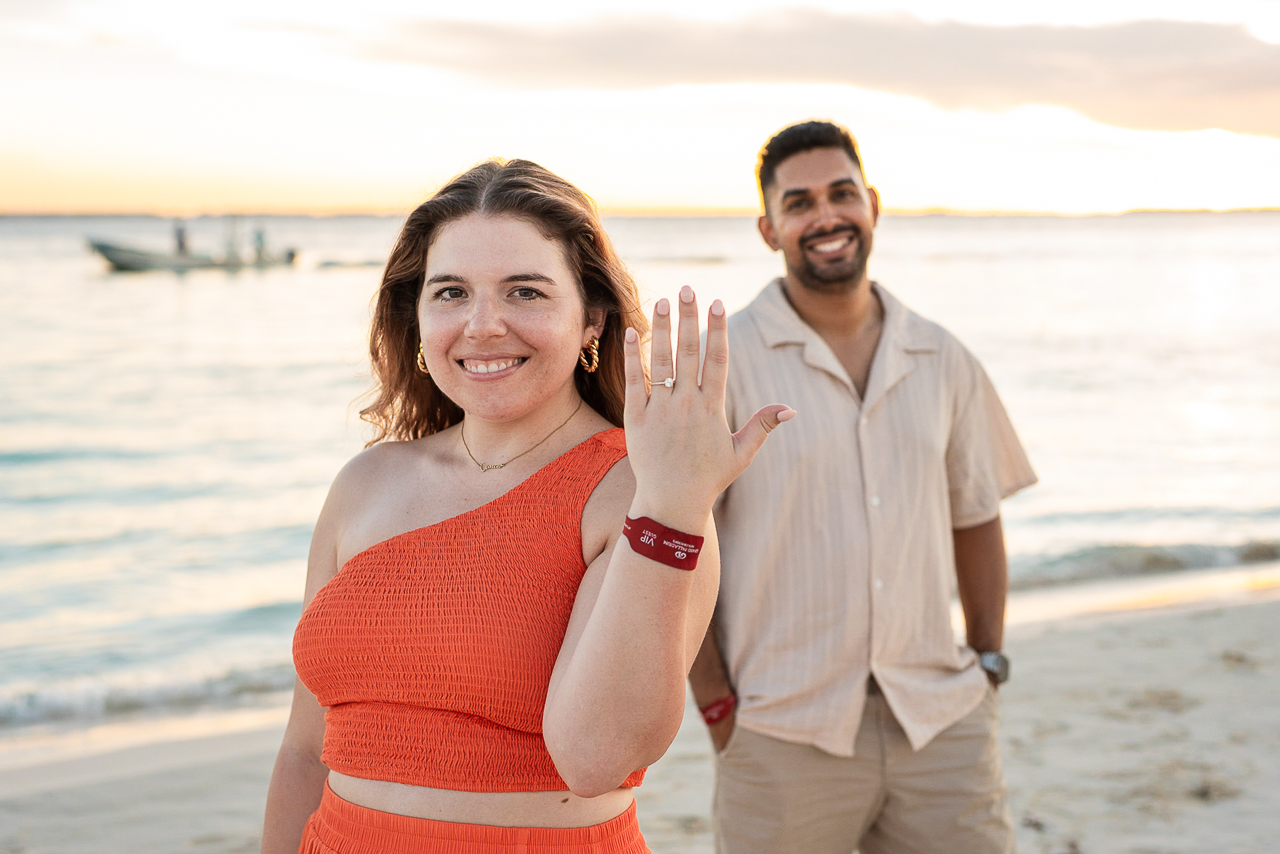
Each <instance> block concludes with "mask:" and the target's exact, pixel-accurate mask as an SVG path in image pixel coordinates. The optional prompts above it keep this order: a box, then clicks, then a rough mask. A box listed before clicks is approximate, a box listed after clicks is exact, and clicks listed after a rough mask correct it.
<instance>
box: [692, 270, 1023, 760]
mask: <svg viewBox="0 0 1280 854" xmlns="http://www.w3.org/2000/svg"><path fill="white" fill-rule="evenodd" d="M874 287H875V293H876V295H877V296H878V297H879V298H880V302H881V304H882V305H883V306H884V326H883V331H882V333H881V337H880V343H879V345H878V347H877V349H876V352H875V356H874V358H873V360H872V365H871V373H870V376H869V378H868V381H867V388H866V399H865V401H864V400H861V399H860V398H859V396H858V393H857V391H856V390H855V389H854V386H853V383H852V382H851V381H850V379H849V376H848V374H847V373H846V372H845V370H844V368H843V367H842V366H841V364H840V362H839V361H838V360H837V358H836V356H835V354H834V353H833V352H832V351H831V349H830V348H829V347H828V346H827V344H826V343H825V342H824V341H823V340H822V338H821V337H819V335H818V334H817V333H816V332H815V331H814V330H813V329H812V328H811V327H810V326H808V325H807V324H806V323H805V322H804V321H803V320H801V319H800V317H799V315H797V314H796V312H795V310H794V309H792V307H791V305H790V303H789V302H788V301H787V299H786V296H785V295H784V293H783V290H782V284H781V280H778V281H775V282H773V283H772V284H770V285H769V286H768V287H767V288H765V290H764V291H763V292H762V293H761V294H760V296H758V297H757V298H756V300H755V301H754V302H752V303H751V305H749V306H747V307H746V308H745V309H743V310H742V311H740V312H738V313H737V314H735V315H734V316H733V317H731V318H730V320H729V340H730V376H729V385H728V403H727V409H728V415H729V421H730V425H731V426H732V428H733V429H734V430H737V429H739V428H740V427H741V426H742V424H743V423H744V422H745V421H746V420H747V419H749V418H750V417H751V415H752V414H754V413H755V411H756V410H757V409H758V408H759V407H761V406H763V405H765V404H769V403H787V404H790V405H791V406H792V407H794V408H795V409H796V410H797V412H798V413H799V415H798V417H796V418H795V419H794V420H793V421H791V422H789V423H787V424H785V425H783V426H782V428H781V429H779V430H777V431H775V432H774V433H773V435H772V436H770V437H769V441H768V442H766V443H765V446H764V449H763V450H762V451H761V452H760V454H759V456H758V457H756V460H755V462H754V463H752V465H751V466H750V468H748V469H747V471H746V472H745V473H744V474H743V475H742V476H741V477H740V478H738V480H737V481H736V482H735V483H734V484H733V485H732V486H731V487H730V488H729V489H728V491H726V492H725V494H724V495H723V496H722V497H721V499H720V500H719V502H717V504H716V524H717V526H718V528H719V536H720V549H721V555H722V558H721V561H722V567H723V568H722V577H721V587H720V598H719V601H718V603H717V605H716V626H717V631H718V633H719V637H718V639H719V642H720V648H721V650H722V652H723V654H724V657H725V661H726V664H727V665H728V668H729V674H730V679H731V680H732V682H733V684H734V686H735V689H736V690H737V692H738V698H739V708H738V724H739V725H741V726H744V727H746V728H747V729H749V730H752V731H755V732H758V733H761V734H764V735H769V736H773V737H775V738H780V739H784V740H786V741H793V742H799V743H803V744H813V745H815V746H817V747H819V748H821V749H822V750H824V751H826V752H828V753H832V754H835V755H837V756H850V755H852V754H853V743H854V736H855V735H856V734H857V729H858V723H859V721H860V720H861V718H862V706H863V703H864V702H865V699H866V684H867V677H868V674H872V673H873V674H874V675H875V677H876V681H877V682H878V683H879V685H880V687H881V690H882V691H883V692H884V694H885V697H886V699H887V700H888V702H889V705H890V706H891V707H892V709H893V711H894V714H895V715H896V716H897V717H898V720H899V721H900V722H901V724H902V726H903V729H905V730H906V733H907V736H908V737H909V738H910V739H911V743H912V745H913V746H914V747H915V748H916V749H919V748H920V747H922V746H923V745H925V744H926V743H928V741H929V740H930V739H931V738H933V737H934V736H935V735H936V734H937V733H938V732H940V731H941V730H943V729H945V728H946V727H947V726H949V725H950V724H952V723H954V722H955V721H957V720H959V719H960V718H962V717H964V716H965V715H966V714H968V713H969V712H970V711H972V710H973V709H974V708H975V707H976V706H977V705H978V703H979V702H980V701H981V700H982V697H983V694H984V692H985V690H986V677H985V675H984V674H983V672H982V671H981V670H980V669H979V668H978V667H977V656H976V654H975V653H974V651H973V650H972V649H969V648H968V647H965V646H961V645H958V644H957V643H956V641H955V638H954V636H953V634H952V628H951V618H950V600H951V593H952V590H953V589H954V580H955V557H954V552H953V543H952V537H951V531H952V529H953V528H968V527H972V526H974V525H979V524H982V523H983V522H987V521H990V520H992V519H994V518H995V517H996V516H997V515H998V513H999V502H1000V499H1001V498H1003V497H1005V496H1008V495H1011V494H1013V493H1014V492H1016V491H1017V490H1019V489H1022V488H1023V487H1025V486H1029V485H1030V484H1032V483H1034V482H1035V480H1036V476H1035V473H1034V472H1033V471H1032V470H1031V466H1030V464H1029V463H1028V461H1027V458H1026V455H1025V453H1024V452H1023V450H1022V446H1021V444H1020V443H1019V442H1018V437H1017V435H1016V434H1015V433H1014V430H1013V427H1012V425H1011V424H1010V423H1009V419H1008V416H1007V415H1006V414H1005V411H1004V407H1003V406H1002V405H1001V403H1000V399H999V398H998V397H997V396H996V392H995V389H994V388H993V387H992V385H991V382H990V380H988V379H987V376H986V374H985V373H984V372H983V370H982V367H981V366H980V365H979V364H978V361H977V360H976V359H975V358H974V357H973V356H972V355H971V354H970V353H969V352H968V351H967V350H965V349H964V347H963V346H961V344H960V343H959V342H958V341H957V340H956V339H955V338H954V337H953V336H952V335H951V334H950V333H948V332H947V331H946V330H944V329H943V328H942V327H940V326H938V325H937V324H935V323H931V322H930V321H927V320H925V319H924V318H922V317H920V316H919V315H917V314H915V313H914V312H912V311H911V310H909V309H908V308H906V307H905V306H904V305H902V303H900V302H898V301H897V300H896V299H895V298H894V297H893V296H891V295H890V294H889V293H888V292H886V291H885V290H884V289H883V288H881V287H880V286H879V285H875V286H874Z"/></svg>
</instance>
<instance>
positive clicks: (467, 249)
mask: <svg viewBox="0 0 1280 854" xmlns="http://www.w3.org/2000/svg"><path fill="white" fill-rule="evenodd" d="M585 314H586V313H585V309H584V306H583V302H582V294H581V288H580V287H579V285H578V281H577V278H576V277H575V276H574V274H573V272H572V271H571V270H570V268H569V265H568V262H567V261H566V259H565V253H564V248H563V247H562V245H561V244H560V243H559V242H558V241H555V240H548V239H547V238H546V237H544V236H543V234H542V232H541V231H539V230H538V228H537V227H536V226H534V225H532V224H531V223H529V222H527V221H525V220H522V219H517V218H515V217H510V216H484V215H481V214H471V215H469V216H467V217H464V218H462V219H459V220H455V221H453V222H451V223H448V224H447V225H445V226H444V227H443V228H441V230H440V231H439V233H437V234H436V237H435V240H434V241H433V242H432V244H431V248H430V249H429V250H428V252H427V270H426V282H425V284H424V285H423V288H422V296H421V297H420V298H419V300H418V323H419V328H420V329H421V331H422V344H423V348H422V349H423V354H424V356H425V358H426V362H427V369H428V370H429V371H430V372H431V377H432V379H433V380H435V383H436V385H437V386H438V387H439V389H440V390H441V391H442V392H444V393H445V394H446V395H448V397H449V398H450V399H451V400H452V401H453V402H454V403H456V404H458V405H459V406H460V407H462V409H463V410H464V411H465V412H466V413H467V414H468V415H472V416H476V417H480V418H484V419H491V420H496V421H509V420H512V419H517V418H521V417H523V416H526V415H529V414H531V413H535V412H536V411H537V410H538V408H539V407H540V406H542V405H544V404H547V403H548V402H551V403H552V404H553V405H554V402H555V401H556V400H558V399H561V396H562V395H565V396H567V395H569V394H571V393H572V391H573V372H574V369H575V366H576V365H577V362H578V353H579V352H580V351H581V350H582V348H583V347H585V346H586V345H587V342H589V341H590V340H591V338H592V337H593V336H596V335H599V332H600V330H599V327H598V326H595V325H588V323H587V321H586V319H585Z"/></svg>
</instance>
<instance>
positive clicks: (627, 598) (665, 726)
mask: <svg viewBox="0 0 1280 854" xmlns="http://www.w3.org/2000/svg"><path fill="white" fill-rule="evenodd" d="M708 515H709V514H708ZM655 518H657V517H655ZM673 521H674V520H673ZM684 524H686V525H688V527H687V528H685V529H684V530H689V529H690V528H692V529H693V530H698V531H702V530H707V531H708V532H709V533H710V536H709V537H708V538H707V542H706V543H704V549H703V553H702V555H700V557H699V561H698V566H697V568H696V569H695V570H693V571H692V572H688V571H684V570H680V569H674V568H672V567H669V566H665V565H663V564H661V563H658V562H656V561H653V560H650V559H649V558H646V557H642V556H641V555H638V554H636V553H635V552H634V551H632V550H631V548H630V547H629V544H628V543H627V542H626V540H619V542H618V544H617V546H616V547H615V548H614V550H613V553H612V555H611V556H610V557H609V561H608V564H607V567H606V569H605V572H604V573H603V578H602V580H601V581H600V583H599V588H598V591H597V592H596V595H595V598H594V602H593V603H592V607H591V608H590V616H589V617H588V618H587V619H586V620H585V624H584V625H582V626H581V627H580V628H578V627H572V626H571V631H574V634H575V635H576V637H574V638H573V642H574V648H573V653H572V656H571V657H570V658H569V660H568V661H567V662H566V663H565V665H564V666H563V668H562V672H560V673H558V674H557V675H556V678H555V679H554V680H553V683H552V690H551V693H549V695H548V703H547V709H546V714H545V716H544V721H543V730H544V733H543V734H544V737H545V738H546V741H547V747H548V749H549V750H550V751H551V755H552V758H553V759H555V761H556V766H557V768H558V769H560V773H561V776H563V777H564V778H565V780H566V782H568V783H569V785H570V789H572V790H573V791H574V792H575V793H576V794H581V795H583V796H585V797H591V796H594V795H598V794H601V793H603V792H605V791H610V790H612V789H613V788H616V787H617V786H618V784H620V783H621V782H622V780H623V779H625V778H626V776H627V775H628V774H630V773H631V772H632V771H634V770H635V769H636V768H640V767H643V766H645V765H648V764H649V763H651V762H653V761H655V760H657V759H658V758H659V757H660V756H661V755H662V754H663V753H664V752H665V751H666V749H667V747H668V746H669V745H670V744H671V741H672V739H674V738H675V734H676V732H677V730H679V728H680V721H681V718H682V716H683V714H684V705H685V679H686V677H687V676H688V672H689V666H690V664H691V663H692V662H693V659H694V656H695V655H696V653H697V649H698V645H699V643H700V642H701V640H702V637H703V636H704V635H705V633H706V627H707V624H708V623H709V622H710V619H711V610H712V608H714V605H715V595H716V589H717V587H718V583H719V553H718V550H717V549H716V548H715V536H714V530H710V528H711V526H710V525H709V524H708V522H707V519H706V518H705V517H704V520H703V522H702V523H701V525H699V526H698V527H696V528H695V527H693V526H692V525H689V523H688V522H687V521H686V522H684ZM669 527H675V526H674V525H670V526H669ZM707 544H710V548H707ZM575 629H576V631H575Z"/></svg>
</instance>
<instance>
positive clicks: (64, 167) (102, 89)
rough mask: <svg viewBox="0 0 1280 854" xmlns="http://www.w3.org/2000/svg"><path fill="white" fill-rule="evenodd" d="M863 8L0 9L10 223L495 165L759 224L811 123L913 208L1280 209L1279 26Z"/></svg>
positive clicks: (606, 200) (69, 2) (426, 177)
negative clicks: (759, 160) (780, 155)
mask: <svg viewBox="0 0 1280 854" xmlns="http://www.w3.org/2000/svg"><path fill="white" fill-rule="evenodd" d="M853 5H854V4H850V3H847V2H846V3H836V2H823V0H817V2H808V3H805V4H804V5H803V6H792V5H786V4H782V3H777V2H767V0H736V1H735V2H733V3H724V4H722V5H720V6H717V5H716V4H697V3H689V2H687V0H685V1H684V2H677V0H644V2H641V0H624V2H616V3H611V4H608V5H607V7H606V6H605V5H604V4H599V3H587V2H577V0H573V2H552V3H528V2H514V0H510V1H509V0H492V1H491V2H486V3H484V4H469V3H468V4H464V3H451V4H445V3H439V2H408V0H364V2H360V3H351V2H343V3H326V2H309V3H308V2H291V0H252V2H248V0H223V2H219V3H216V4H215V3H175V2H172V0H169V2H160V0H80V1H78V0H0V81H2V82H0V117H2V118H0V213H43V212H155V213H165V214H168V213H177V214H195V213H202V212H210V213H216V212H229V211H238V212H316V213H325V212H339V211H350V212H363V211H378V212H382V211H393V212H394V211H402V210H404V209H406V208H407V207H409V206H411V205H413V204H414V203H416V202H417V201H419V200H420V199H421V198H422V197H423V196H424V195H425V194H426V193H427V192H429V191H430V190H431V189H432V188H434V187H435V186H436V185H438V184H439V183H440V182H441V181H443V180H445V179H447V178H448V177H449V176H450V175H452V174H454V173H456V172H458V171H461V170H462V169H465V168H466V167H468V166H470V165H471V164H473V163H475V162H477V161H479V160H482V159H484V158H486V157H489V156H493V155H498V156H504V157H527V158H530V159H533V160H537V161H539V162H541V163H542V164H543V165H545V166H547V167H549V168H551V169H553V170H555V171H557V172H560V173H561V174H563V175H564V176H565V177H567V178H569V179H570V180H572V181H574V182H575V183H577V184H579V185H580V186H581V187H583V189H585V190H586V191H587V192H589V193H591V194H592V195H593V196H595V198H596V199H597V200H598V201H599V202H600V203H601V205H602V206H603V207H605V208H606V210H610V211H626V210H646V211H672V210H692V211H706V210H750V209H754V207H755V205H756V203H757V201H756V190H755V185H754V179H753V172H752V170H753V168H754V164H755V157H756V153H757V152H758V150H759V148H760V146H761V144H762V143H763V142H764V141H765V140H766V139H767V138H768V137H769V135H770V134H771V133H773V132H774V131H776V130H777V129H778V128H780V127H782V126H784V125H786V124H789V123H791V122H794V121H798V120H801V119H805V118H812V117H823V118H832V119H835V120H837V121H839V122H842V123H844V124H846V125H848V126H849V127H850V128H851V129H852V130H853V132H854V133H855V135H857V137H858V139H859V142H860V144H861V146H862V149H863V155H864V159H865V161H866V167H867V175H868V178H869V180H870V181H871V182H872V183H874V184H876V185H877V186H878V188H879V189H880V191H881V195H882V197H883V198H884V201H885V204H886V206H887V207H889V208H891V209H898V210H921V209H937V208H944V209H957V210H975V211H1043V212H1062V213H1088V212H1104V211H1121V210H1129V209H1135V208H1215V209H1226V208H1242V207H1245V208H1247V207H1280V0H1212V2H1209V0H1194V2H1193V0H1183V2H1179V0H1106V2H1097V0H1073V2H1059V0H1045V2H1036V3H1026V2H999V0H993V2H983V3H964V2H942V0H937V2H934V1H933V0H900V2H890V0H885V2H864V3H858V4H856V5H857V8H858V10H859V11H858V12H857V13H852V12H849V11H848V9H849V8H850V7H851V6H853ZM604 8H607V9H608V10H609V11H608V13H607V14H605V13H603V12H602V11H601V10H602V9H604Z"/></svg>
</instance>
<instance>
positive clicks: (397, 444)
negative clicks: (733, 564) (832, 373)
mask: <svg viewBox="0 0 1280 854" xmlns="http://www.w3.org/2000/svg"><path fill="white" fill-rule="evenodd" d="M679 315H680V319H679V329H678V348H677V349H678V352H679V357H678V358H677V357H676V356H675V355H674V354H673V353H672V348H671V346H670V340H671V339H670V331H671V318H670V307H669V305H668V303H667V301H666V300H660V301H659V302H658V304H657V306H656V307H655V309H654V318H653V330H654V333H655V337H654V344H653V347H652V351H653V352H652V355H651V368H650V371H651V376H652V378H653V383H654V385H653V389H652V391H651V392H650V390H649V388H648V383H647V382H646V376H645V373H646V372H645V370H644V367H643V365H642V362H641V348H640V336H641V335H642V334H643V333H644V332H645V331H646V330H645V327H646V322H645V318H644V317H643V315H642V314H641V313H640V311H639V300H638V297H637V294H636V290H635V286H634V284H633V283H632V281H631V279H630V278H629V276H628V275H627V274H626V272H625V270H624V269H623V267H622V264H621V263H620V262H619V261H618V259H617V256H616V255H615V254H614V252H613V249H612V247H611V245H610V243H609V240H608V238H607V237H606V235H605V233H604V230H603V228H602V227H601V225H600V222H599V219H598V217H597V215H596V213H595V211H594V207H593V205H592V203H591V201H590V200H589V199H588V198H587V197H586V196H585V195H584V194H582V193H581V192H580V191H579V190H577V189H576V188H575V187H573V186H572V185H570V184H569V183H567V182H565V181H564V180H562V179H560V178H558V177H556V176H555V175H552V174H551V173H549V172H547V171H546V170H544V169H542V168H541V167H539V166H537V165H535V164H533V163H529V162H527V161H520V160H516V161H510V162H506V163H503V162H501V161H491V162H488V163H484V164H481V165H480V166H477V167H475V168H474V169H472V170H470V171H468V172H466V173H464V174H463V175H460V176H458V177H457V178H455V179H454V180H453V181H451V182H450V183H449V184H448V185H446V186H445V187H444V188H443V189H441V190H440V191H439V192H438V193H436V195H435V196H434V197H432V198H431V199H430V200H429V201H427V202H426V203H424V204H423V205H421V206H420V207H419V208H418V209H417V210H415V211H414V212H413V214H412V215H410V217H409V219H408V220H407V222H406V223H405V226H404V229H403V231H402V232H401V235H400V238H399V240H398V242H397V244H396V247H395V249H394V250H393V252H392V255H391V258H390V260H389V261H388V263H387V269H386V273H385V275H384V277H383V282H382V287H381V289H380V291H379V294H378V298H377V305H376V308H375V312H374V322H373V332H372V336H371V345H370V348H371V353H372V360H373V369H374V373H375V376H376V378H377V382H378V391H379V395H378V397H377V399H376V401H375V402H374V404H373V405H372V406H371V407H370V408H369V409H367V410H365V413H364V415H365V417H366V418H367V419H368V420H370V421H372V422H373V423H374V424H375V425H376V426H377V428H378V431H379V432H378V435H377V438H376V439H375V440H374V442H373V443H371V445H372V446H371V447H370V448H368V449H367V450H365V451H364V452H363V453H362V454H360V455H359V456H357V457H356V458H355V459H354V460H352V461H351V462H350V463H349V464H348V465H347V466H346V467H345V468H344V469H343V470H342V472H340V473H339V475H338V477H337V479H336V480H335V481H334V484H333V487H332V489H331V491H330V494H329V497H328V499H327V500H326V502H325V506H324V509H323V510H322V511H321V514H320V519H319V521H318V523H317V525H316V530H315V534H314V537H313V540H312V546H311V555H310V558H309V562H308V571H307V587H306V595H305V599H306V605H305V607H304V611H303V616H302V620H301V621H300V622H299V625H298V630H297V634H296V636H295V639H294V657H295V661H296V663H297V666H298V673H299V682H298V685H297V687H296V689H295V693H294V702H293V709H292V712H291V715H290V719H289V725H288V728H287V730H286V732H285V738H284V743H283V745H282V747H281V750H280V755H279V757H278V759H277V761H276V767H275V771H274V773H273V775H272V780H271V788H270V792H269V794H268V799H267V818H266V828H265V832H264V838H263V851H264V852H268V854H284V852H294V851H298V850H300V849H299V845H300V844H301V850H302V851H304V852H330V851H337V852H344V854H345V852H356V851H359V852H373V851H415V852H434V851H441V852H443V851H449V852H484V851H499V850H509V846H514V847H520V849H521V850H529V851H533V850H546V851H556V850H566V849H567V848H569V847H571V846H574V848H573V850H575V851H581V852H587V851H613V852H643V851H646V850H647V849H646V848H645V845H644V840H643V839H642V838H641V836H640V833H639V830H638V828H637V825H636V821H635V805H634V800H633V798H632V795H631V787H632V786H635V785H638V784H639V782H640V780H641V778H642V777H643V769H644V768H645V766H647V765H648V764H649V763H651V762H653V761H654V760H656V759H657V758H658V757H660V756H661V755H662V754H663V752H664V751H665V750H666V748H667V747H668V745H669V744H670V743H671V740H672V739H673V738H674V737H675V733H676V730H677V729H678V727H679V725H680V719H681V715H682V713H683V710H684V697H685V693H684V680H685V676H686V674H687V673H688V670H689V666H690V664H691V663H692V661H693V658H694V656H695V654H696V652H697V650H698V646H699V644H700V643H701V641H702V637H703V634H704V632H705V631H706V627H707V624H708V622H709V620H710V617H711V611H712V608H713V605H714V602H715V597H716V588H717V584H718V578H719V560H718V552H717V549H716V546H715V538H714V531H713V530H712V523H711V518H710V512H711V505H712V502H713V500H714V499H715V497H716V496H717V495H718V494H719V493H720V492H721V491H722V490H723V489H724V488H725V487H726V486H727V485H728V484H729V483H730V482H732V480H733V479H734V478H735V477H736V476H737V475H738V474H739V473H740V472H741V471H742V470H743V469H744V468H745V467H746V466H747V464H748V463H749V462H750V460H751V458H752V457H753V456H754V454H755V452H756V451H757V450H758V449H759V447H760V446H761V444H762V443H763V442H764V438H765V436H766V434H767V433H768V431H769V430H771V429H773V427H775V426H777V424H778V422H779V421H785V420H787V419H788V418H790V417H791V416H792V415H793V414H794V413H792V412H791V411H790V410H788V409H786V408H785V407H782V406H772V407H767V408H766V409H763V410H761V411H760V412H759V413H757V415H756V417H755V418H753V419H752V421H751V422H750V423H749V424H748V425H747V426H746V427H745V428H744V429H743V430H742V431H740V432H739V433H738V434H737V435H731V434H730V433H729V430H728V427H727V426H726V421H725V415H724V384H725V364H726V360H727V334H726V325H725V317H724V309H723V306H721V305H720V304H719V303H718V302H717V303H715V304H714V305H713V306H712V307H711V312H710V315H709V318H708V335H707V354H708V355H707V359H706V367H705V372H704V374H703V376H702V381H701V386H700V385H699V372H698V367H699V366H698V352H699V330H698V319H697V307H696V304H695V302H694V297H693V293H692V292H691V291H690V290H689V289H688V288H685V289H684V291H683V292H682V293H681V296H680V303H679ZM624 423H625V426H626V434H625V440H624V438H623V434H622V431H621V430H619V429H617V428H618V427H621V426H622V425H623V424H624ZM385 440H394V441H385ZM703 536H705V537H706V541H705V543H699V538H701V537H703ZM699 545H701V546H702V551H701V554H699V553H698V547H699ZM695 565H696V569H694V567H695ZM689 570H694V571H689ZM326 707H327V713H326Z"/></svg>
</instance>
